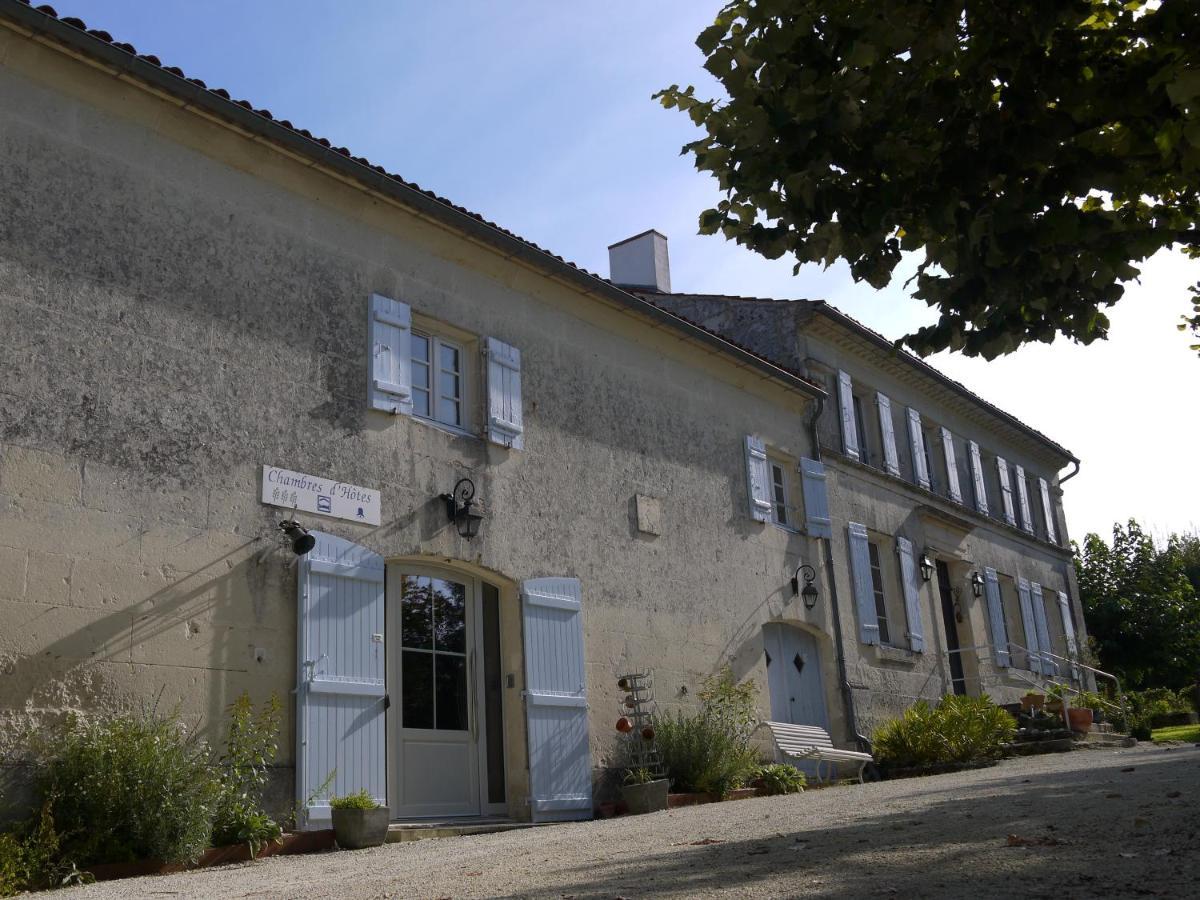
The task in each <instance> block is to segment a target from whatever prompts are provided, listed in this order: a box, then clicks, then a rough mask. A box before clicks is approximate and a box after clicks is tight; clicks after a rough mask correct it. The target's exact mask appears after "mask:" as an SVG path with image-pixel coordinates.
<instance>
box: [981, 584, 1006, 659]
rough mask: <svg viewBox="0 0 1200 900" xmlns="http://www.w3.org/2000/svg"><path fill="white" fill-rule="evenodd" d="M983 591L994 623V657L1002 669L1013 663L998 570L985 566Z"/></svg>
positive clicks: (989, 616)
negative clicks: (997, 574) (1009, 651)
mask: <svg viewBox="0 0 1200 900" xmlns="http://www.w3.org/2000/svg"><path fill="white" fill-rule="evenodd" d="M983 592H984V594H985V595H986V596H987V606H988V620H989V621H990V622H991V625H992V657H993V659H995V661H996V665H997V666H999V667H1000V668H1001V669H1007V668H1008V667H1009V665H1011V664H1012V658H1011V657H1010V656H1009V653H1008V626H1007V625H1005V624H1004V599H1003V598H1002V597H1001V595H1000V579H999V578H998V577H997V576H996V570H995V569H992V568H986V567H985V568H984V570H983Z"/></svg>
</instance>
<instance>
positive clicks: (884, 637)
mask: <svg viewBox="0 0 1200 900" xmlns="http://www.w3.org/2000/svg"><path fill="white" fill-rule="evenodd" d="M867 552H868V553H870V555H871V586H872V588H873V589H874V591H875V615H876V617H877V619H878V622H879V642H880V643H881V644H890V643H891V642H892V641H891V635H889V634H888V623H887V598H886V597H885V596H884V593H883V569H882V568H881V566H880V564H879V545H878V544H876V543H875V542H874V541H871V542H869V543H868V544H867Z"/></svg>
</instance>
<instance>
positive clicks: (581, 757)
mask: <svg viewBox="0 0 1200 900" xmlns="http://www.w3.org/2000/svg"><path fill="white" fill-rule="evenodd" d="M521 599H522V601H523V602H522V604H521V610H522V616H523V618H524V624H525V712H526V717H527V722H528V726H529V728H528V730H529V791H530V797H529V803H530V806H531V807H532V810H533V819H534V821H535V822H544V821H549V820H563V819H590V818H591V816H592V760H591V753H590V750H589V748H588V705H587V684H586V677H585V674H584V672H585V670H584V646H583V609H582V607H583V601H582V594H581V592H580V587H579V579H578V578H533V579H530V580H529V581H526V582H525V583H524V584H523V585H522V586H521Z"/></svg>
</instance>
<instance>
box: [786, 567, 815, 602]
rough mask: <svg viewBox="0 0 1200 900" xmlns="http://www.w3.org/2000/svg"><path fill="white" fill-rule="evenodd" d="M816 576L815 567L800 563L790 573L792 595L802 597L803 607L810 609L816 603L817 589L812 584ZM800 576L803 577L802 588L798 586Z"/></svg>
mask: <svg viewBox="0 0 1200 900" xmlns="http://www.w3.org/2000/svg"><path fill="white" fill-rule="evenodd" d="M816 577H817V571H816V569H814V568H813V567H812V566H809V565H801V566H800V567H799V568H798V569H796V573H795V574H794V575H792V596H793V597H797V596H799V597H803V598H804V608H805V609H812V608H813V607H814V606H816V605H817V589H816V587H815V586H814V585H813V579H814V578H816ZM801 578H803V579H804V587H803V588H801V587H800V579H801Z"/></svg>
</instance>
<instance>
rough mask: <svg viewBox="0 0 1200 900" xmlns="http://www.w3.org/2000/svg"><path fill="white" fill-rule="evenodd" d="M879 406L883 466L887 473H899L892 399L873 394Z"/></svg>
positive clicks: (880, 394) (898, 455)
mask: <svg viewBox="0 0 1200 900" xmlns="http://www.w3.org/2000/svg"><path fill="white" fill-rule="evenodd" d="M875 405H876V406H877V407H878V408H879V432H880V434H882V435H883V467H884V469H886V470H887V473H888V474H889V475H899V474H900V454H899V453H897V452H896V423H895V421H894V420H893V419H892V401H891V400H889V399H888V398H887V395H886V394H882V393H876V394H875Z"/></svg>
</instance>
